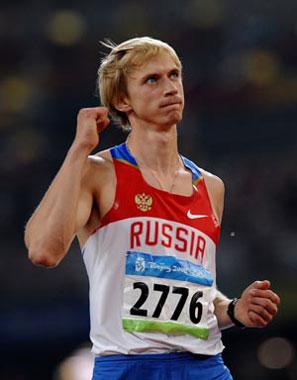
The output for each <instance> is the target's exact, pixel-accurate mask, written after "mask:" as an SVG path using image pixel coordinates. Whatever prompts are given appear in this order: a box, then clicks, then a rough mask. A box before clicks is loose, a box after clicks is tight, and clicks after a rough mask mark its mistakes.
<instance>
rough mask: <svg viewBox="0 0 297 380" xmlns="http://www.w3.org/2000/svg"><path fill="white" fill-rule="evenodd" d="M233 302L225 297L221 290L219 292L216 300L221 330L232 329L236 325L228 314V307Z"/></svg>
mask: <svg viewBox="0 0 297 380" xmlns="http://www.w3.org/2000/svg"><path fill="white" fill-rule="evenodd" d="M230 302H231V300H230V299H229V298H227V297H226V296H224V294H223V293H221V292H220V291H219V290H217V296H216V298H215V300H214V306H215V315H216V317H217V320H218V325H219V328H220V329H226V328H228V327H232V326H233V325H234V324H233V322H232V321H231V319H230V317H229V316H228V314H227V309H228V305H229V303H230Z"/></svg>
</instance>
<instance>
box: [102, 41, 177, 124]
mask: <svg viewBox="0 0 297 380" xmlns="http://www.w3.org/2000/svg"><path fill="white" fill-rule="evenodd" d="M101 43H102V44H103V45H104V46H105V47H107V48H109V49H110V50H111V51H110V52H109V54H107V55H106V56H105V57H104V58H103V59H102V61H101V65H100V67H99V69H98V88H99V94H100V98H101V103H102V105H103V106H104V107H107V108H108V110H109V112H110V114H111V115H112V117H113V118H114V119H115V121H116V122H118V123H119V124H120V125H121V126H122V128H123V129H124V130H130V129H131V126H130V123H129V119H128V117H127V115H126V113H125V112H121V111H119V110H117V109H116V107H115V104H116V103H117V101H119V100H120V97H121V96H127V95H128V94H127V76H128V75H129V74H131V73H132V72H133V71H134V70H136V69H138V68H139V67H141V66H142V65H143V64H144V63H145V62H148V61H149V60H150V59H152V58H153V57H155V56H157V55H158V54H160V53H161V52H166V53H168V54H169V55H170V56H171V58H172V59H173V61H174V62H175V63H176V64H177V65H178V67H180V68H181V67H182V65H181V62H180V60H179V58H178V56H177V54H176V52H175V50H174V49H173V48H172V47H171V46H169V45H168V44H167V43H165V42H163V41H160V40H157V39H154V38H151V37H139V38H132V39H130V40H127V41H124V42H122V43H121V44H119V45H115V44H114V43H113V42H111V41H109V40H107V41H106V42H101Z"/></svg>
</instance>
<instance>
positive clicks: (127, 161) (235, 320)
mask: <svg viewBox="0 0 297 380" xmlns="http://www.w3.org/2000/svg"><path fill="white" fill-rule="evenodd" d="M110 48H111V51H110V53H109V54H108V55H107V56H106V57H105V58H104V59H103V61H102V64H101V66H100V68H99V72H98V74H99V75H98V77H99V88H100V96H101V101H102V103H103V105H104V107H95V108H86V109H82V110H80V112H79V114H78V118H77V130H76V136H75V139H74V141H73V143H72V146H71V147H70V149H69V151H68V153H67V156H66V158H65V161H64V163H63V165H62V167H61V169H60V170H59V172H58V174H57V176H56V177H55V179H54V180H53V182H52V184H51V186H50V187H49V189H48V191H47V192H46V194H45V196H44V198H43V199H42V201H41V203H40V205H39V207H38V208H37V209H36V211H35V212H34V214H33V216H32V217H31V219H30V220H29V222H28V224H27V227H26V233H25V242H26V245H27V248H28V251H29V257H30V259H31V260H32V262H33V263H34V264H36V265H43V266H47V267H55V266H56V265H58V264H59V262H60V261H61V260H62V259H63V257H64V256H65V255H66V254H67V252H68V250H69V247H70V245H71V243H72V241H73V239H74V237H75V236H78V239H79V242H80V246H81V250H82V254H83V259H84V262H85V265H86V269H87V272H88V277H89V283H90V313H91V332H90V336H91V340H92V343H93V350H92V351H93V353H94V354H95V356H96V358H95V367H94V374H93V380H101V379H111V380H116V379H128V380H136V379H137V380H139V379H143V380H144V379H156V380H157V379H166V380H167V379H181V380H184V379H199V380H212V379H217V380H227V379H232V377H231V375H230V372H229V370H228V369H227V368H226V367H225V366H224V363H223V361H222V357H221V352H222V350H223V344H222V341H221V333H220V330H221V329H223V328H226V327H229V326H232V325H234V324H235V325H238V326H242V327H243V326H246V327H264V326H266V325H267V324H268V323H269V322H270V321H271V319H272V318H273V316H274V315H275V314H276V312H277V305H278V304H279V297H278V296H277V295H276V294H275V293H274V292H273V291H272V290H271V289H270V283H269V281H267V280H264V281H256V282H254V283H252V284H251V285H250V286H248V287H247V288H246V289H245V290H244V291H243V292H242V294H241V297H240V298H239V299H238V300H236V299H234V300H230V299H228V298H226V297H225V296H223V295H222V294H221V293H220V292H219V291H218V290H217V288H216V272H215V252H216V246H217V243H218V240H219V233H220V223H221V219H222V213H223V200H224V185H223V183H222V181H221V180H220V179H219V178H217V177H216V176H214V175H212V174H210V173H208V172H206V171H204V170H202V169H200V168H198V167H197V166H196V165H195V164H194V163H193V162H192V161H190V160H188V159H187V158H185V157H183V156H181V155H180V154H179V152H178V147H177V124H178V123H179V122H180V121H181V120H182V114H183V108H184V94H183V84H182V73H181V71H182V68H181V62H180V60H179V58H178V56H177V54H176V52H175V51H174V50H173V49H172V48H171V47H170V46H169V45H167V44H166V43H164V42H161V41H159V40H155V39H152V38H148V37H143V38H134V39H131V40H128V41H125V42H123V43H122V44H120V45H118V46H110ZM108 113H111V114H112V115H113V116H114V117H116V118H117V119H118V120H120V122H121V124H122V125H124V126H129V127H130V128H131V132H130V134H129V136H128V139H127V141H126V142H125V143H124V144H122V145H119V146H115V147H112V148H111V149H108V150H105V151H102V152H99V153H97V154H95V155H90V153H91V152H92V150H93V149H94V148H95V147H97V145H98V143H99V134H100V131H101V130H102V129H104V128H105V127H107V125H108V124H109V119H108V116H107V115H108Z"/></svg>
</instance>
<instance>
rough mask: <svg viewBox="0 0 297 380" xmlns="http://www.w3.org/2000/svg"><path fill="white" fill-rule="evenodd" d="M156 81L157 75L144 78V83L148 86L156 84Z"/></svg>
mask: <svg viewBox="0 0 297 380" xmlns="http://www.w3.org/2000/svg"><path fill="white" fill-rule="evenodd" d="M157 80H158V78H157V75H150V76H149V77H147V78H146V81H145V82H146V83H148V84H153V83H156V82H157Z"/></svg>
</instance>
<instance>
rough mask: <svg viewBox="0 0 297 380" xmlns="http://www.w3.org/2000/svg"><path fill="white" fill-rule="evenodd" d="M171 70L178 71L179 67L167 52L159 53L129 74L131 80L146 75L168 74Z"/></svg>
mask: <svg viewBox="0 0 297 380" xmlns="http://www.w3.org/2000/svg"><path fill="white" fill-rule="evenodd" d="M173 69H180V65H179V64H178V63H177V62H176V61H175V60H174V59H173V57H172V56H171V55H170V54H169V53H167V52H160V53H159V54H157V55H156V56H153V57H151V58H150V59H149V60H148V61H146V62H144V63H143V64H141V65H140V66H139V67H136V68H135V69H134V70H133V72H132V73H131V76H130V77H131V78H139V77H143V76H146V75H148V74H154V73H163V72H168V71H170V70H173Z"/></svg>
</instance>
